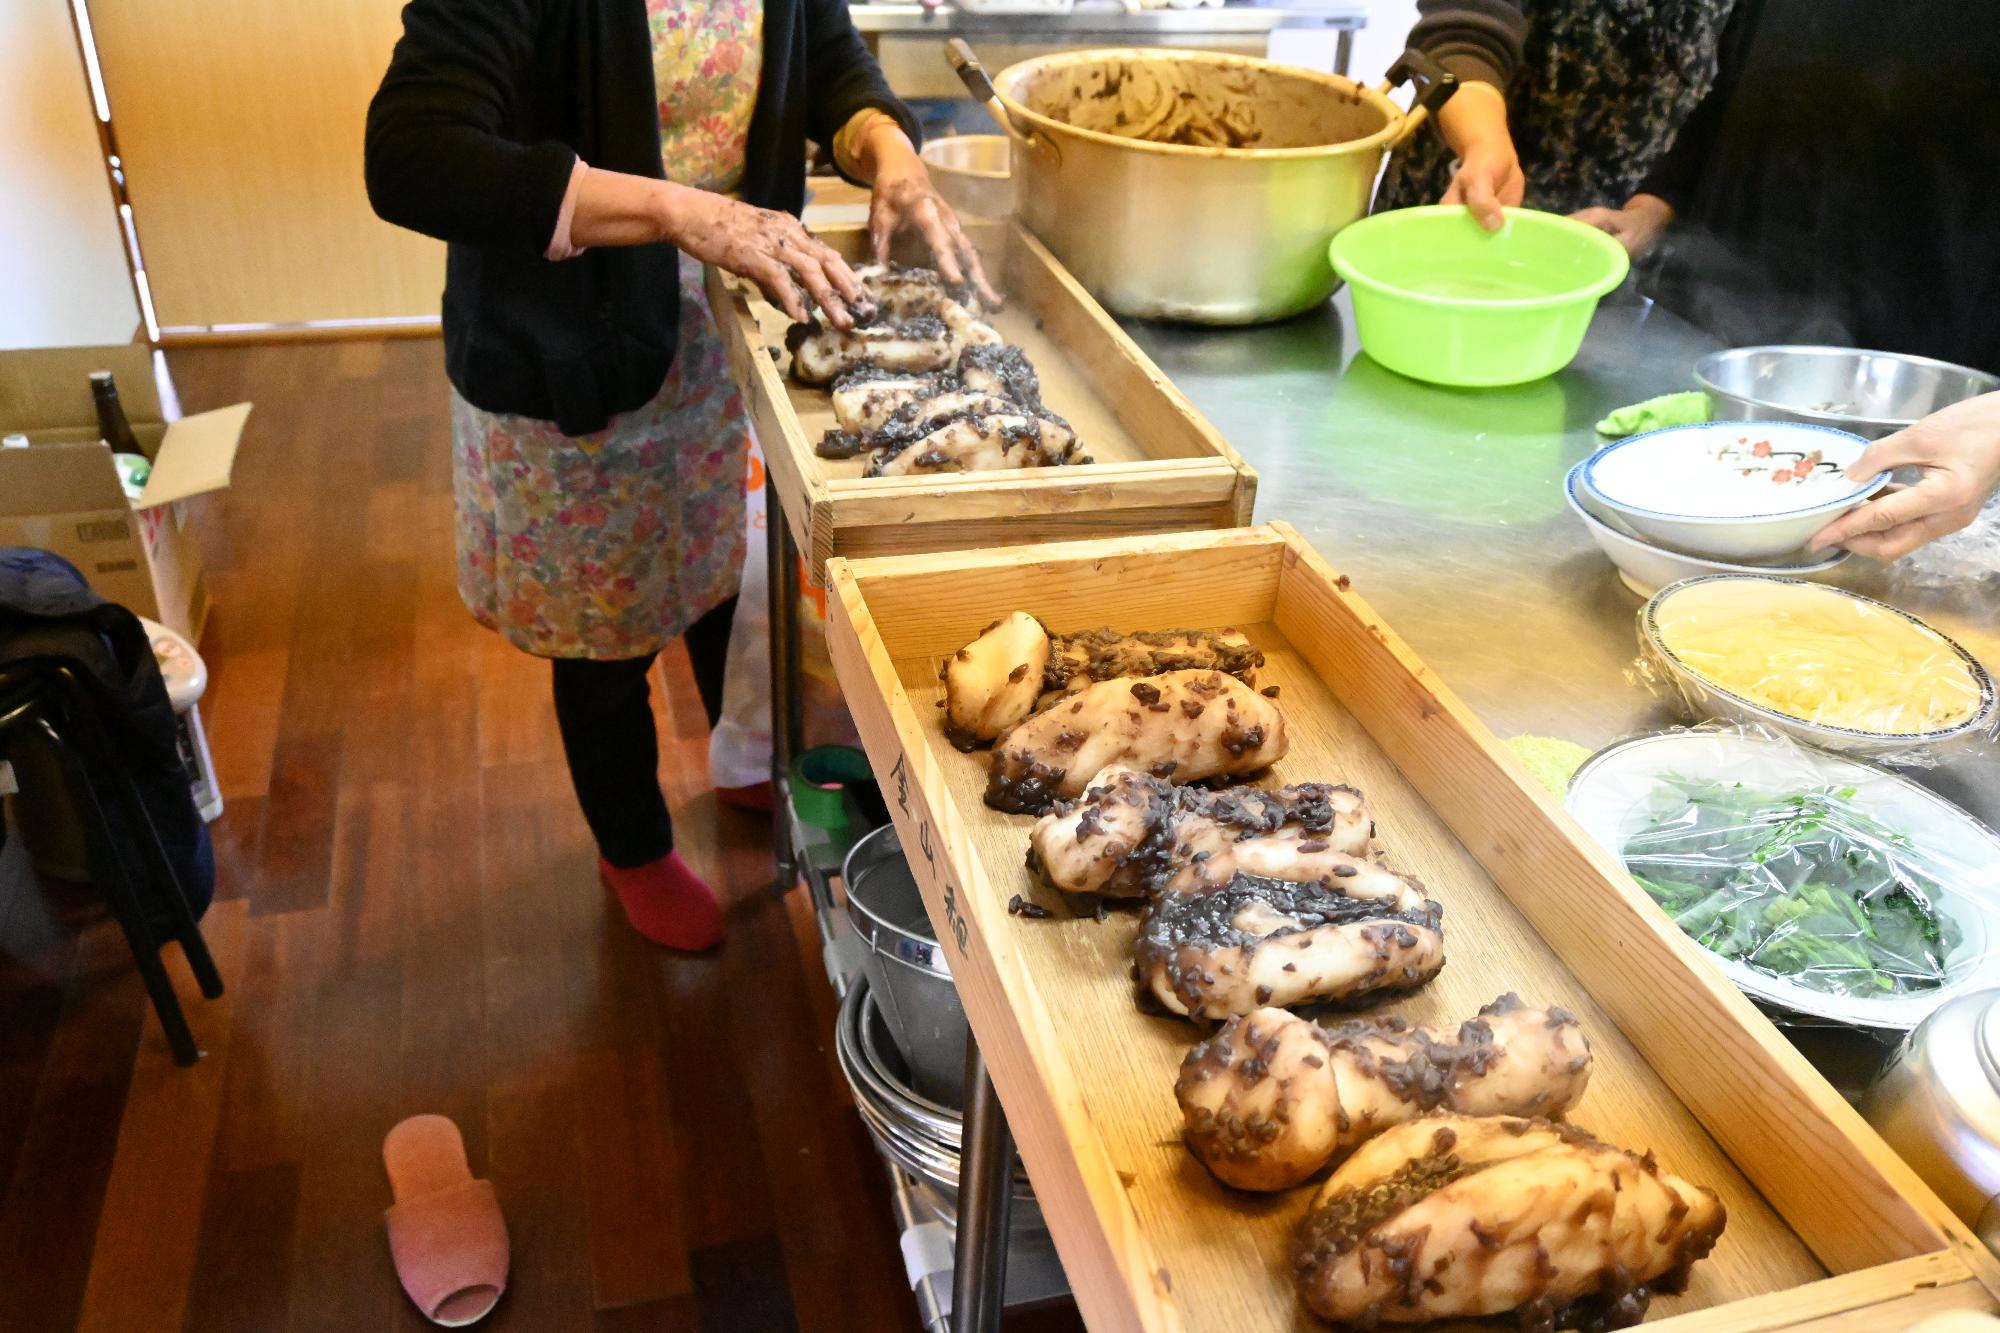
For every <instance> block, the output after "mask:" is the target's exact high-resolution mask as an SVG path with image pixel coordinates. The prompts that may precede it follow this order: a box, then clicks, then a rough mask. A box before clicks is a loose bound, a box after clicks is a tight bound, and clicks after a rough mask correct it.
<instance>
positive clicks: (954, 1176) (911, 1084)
mask: <svg viewBox="0 0 2000 1333" xmlns="http://www.w3.org/2000/svg"><path fill="white" fill-rule="evenodd" d="M841 883H842V886H843V888H844V889H845V892H846V898H847V920H848V923H849V924H850V925H851V926H852V927H853V928H854V932H855V934H856V935H858V936H860V938H861V939H862V941H863V942H864V943H865V944H866V945H867V946H868V950H867V952H866V954H864V955H863V962H862V975H861V976H860V977H857V978H855V981H854V984H853V985H852V986H851V987H850V988H849V990H848V992H847V999H846V1000H845V1001H844V1002H843V1003H842V1005H841V1009H840V1026H839V1028H838V1029H837V1031H836V1032H835V1034H834V1053H835V1056H836V1058H837V1059H838V1060H839V1062H840V1070H841V1073H842V1074H843V1075H845V1076H846V1078H847V1082H848V1086H849V1087H850V1088H852V1089H853V1092H854V1106H855V1109H856V1110H857V1111H859V1112H860V1113H861V1119H862V1122H863V1123H864V1124H866V1125H867V1126H868V1132H869V1134H871V1135H872V1136H873V1137H874V1139H875V1142H876V1144H877V1146H879V1147H880V1148H881V1150H882V1153H883V1155H884V1156H886V1157H887V1158H888V1159H889V1160H890V1161H892V1162H894V1163H896V1164H897V1165H898V1166H900V1167H902V1168H903V1169H904V1170H905V1171H907V1172H909V1173H910V1174H911V1175H913V1176H915V1177H916V1178H917V1179H918V1180H921V1181H923V1182H925V1183H926V1184H928V1185H930V1186H931V1187H933V1189H934V1190H935V1191H936V1192H937V1194H938V1195H939V1196H940V1198H941V1199H942V1200H943V1202H944V1206H943V1207H942V1208H940V1209H939V1211H940V1212H941V1213H943V1214H945V1216H946V1217H947V1218H949V1217H950V1215H951V1213H952V1211H953V1210H954V1209H955V1206H956V1200H957V1197H958V1163H959V1145H960V1134H961V1129H962V1118H961V1116H960V1114H959V1108H960V1106H961V1104H962V1102H963V1099H964V1087H965V1038H966V1026H965V1010H964V1008H963V1007H962V1006H961V1005H960V1004H959V1001H958V990H957V988H956V987H955V986H954V985H953V984H952V980H951V969H950V967H948V966H947V965H946V963H945V957H944V951H943V950H942V949H940V948H939V947H938V942H937V937H936V935H935V934H934V933H933V932H932V930H931V925H930V917H929V915H928V913H926V911H925V910H924V900H923V895H922V894H921V893H920V892H919V891H918V889H917V881H916V877H915V876H914V875H913V874H912V873H911V870H910V865H909V862H908V861H907V860H905V859H904V857H903V849H902V846H901V844H900V843H899V842H898V841H897V839H896V830H895V828H894V827H893V826H884V827H882V828H879V829H876V830H875V831H874V832H873V833H870V834H868V835H867V836H866V837H864V838H862V839H861V840H860V841H859V842H857V843H856V844H855V845H854V849H853V850H852V851H850V852H849V853H848V855H847V860H846V862H845V864H843V866H842V867H841ZM1014 1199H1015V1205H1014V1212H1013V1227H1012V1229H1013V1231H1014V1233H1015V1234H1016V1235H1020V1234H1022V1233H1023V1232H1029V1231H1036V1230H1040V1229H1041V1227H1042V1218H1041V1213H1040V1211H1039V1210H1038V1209H1037V1208H1036V1207H1035V1204H1034V1194H1033V1192H1032V1191H1031V1190H1030V1189H1029V1187H1028V1177H1027V1175H1026V1173H1025V1172H1024V1171H1023V1169H1022V1168H1021V1165H1020V1162H1019V1161H1018V1159H1017V1160H1016V1162H1015V1164H1014Z"/></svg>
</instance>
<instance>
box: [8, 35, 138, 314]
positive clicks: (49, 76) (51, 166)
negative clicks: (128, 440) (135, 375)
mask: <svg viewBox="0 0 2000 1333" xmlns="http://www.w3.org/2000/svg"><path fill="white" fill-rule="evenodd" d="M138 327H139V304H138V302H137V300H136V299H134V297H133V295H132V279H131V276H130V274H129V272H128V271H127V269H126V267H125V251H124V247H123V245H122V244H121V242H120V240H119V235H118V215H117V213H116V211H115V210H114V208H113V205H112V202H111V189H110V186H109V185H107V184H106V183H105V179H104V159H103V157H102V156H101V154H100V151H99V148H98V143H97V126H96V120H95V116H94V114H93V112H92V111H91V106H90V87H89V84H88V82H87V81H86V80H85V78H84V73H83V61H82V60H81V59H80V58H79V57H78V55H77V49H76V34H75V31H74V29H72V28H71V27H70V18H69V4H68V0H0V348H8V347H68V346H84V345H90V344H100V343H122V342H130V341H131V340H132V335H133V333H134V332H135V331H136V330H137V329H138Z"/></svg>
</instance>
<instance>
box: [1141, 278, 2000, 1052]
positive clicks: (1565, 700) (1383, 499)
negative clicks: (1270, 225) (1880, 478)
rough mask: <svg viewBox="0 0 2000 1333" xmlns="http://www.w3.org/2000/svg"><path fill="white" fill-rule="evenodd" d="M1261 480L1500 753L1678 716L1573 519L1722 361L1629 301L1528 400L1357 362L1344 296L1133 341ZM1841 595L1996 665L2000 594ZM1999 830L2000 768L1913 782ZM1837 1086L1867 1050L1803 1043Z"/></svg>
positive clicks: (1267, 496)
mask: <svg viewBox="0 0 2000 1333" xmlns="http://www.w3.org/2000/svg"><path fill="white" fill-rule="evenodd" d="M1127 327H1128V330H1129V331H1130V332H1131V334H1132V336H1133V337H1134V338H1135V339H1137V340H1138V342H1139V344H1140V345H1141V346H1142V347H1144V348H1145V349H1146V351H1147V352H1148V353H1149V354H1150V355H1151V356H1152V357H1153V358H1154V360H1156V361H1157V362H1158V363H1159V364H1160V367H1161V369H1163V370H1164V371H1166V373H1167V375H1168V376H1169V377H1171V378H1172V379H1173V381H1174V383H1176V384H1177V385H1179V386H1180V388H1181V389H1182V390H1183V391H1184V392H1186V393H1187V395H1188V397H1189V398H1191V399H1193V400H1194V403H1195V405H1196V406H1197V407H1199V408H1200V409H1201V410H1202V411H1203V412H1205V413H1207V414H1208V416H1209V418H1210V420H1212V421H1213V422H1214V423H1215V424H1216V426H1217V427H1218V428H1219V429H1221V431H1222V432H1223V433H1224V434H1225V435H1227V436H1228V437H1229V439H1230V441H1231V443H1233V444H1234V445H1235V446H1236V447H1237V449H1238V450H1240V451H1241V452H1242V454H1243V456H1244V457H1245V458H1247V459H1248V460H1249V461H1250V463H1251V465H1252V466H1254V467H1255V468H1256V469H1257V471H1258V472H1259V474H1261V478H1262V481H1261V485H1260V488H1259V491H1258V495H1257V517H1258V518H1259V519H1260V520H1268V519H1284V520H1285V521H1287V522H1289V523H1291V524H1292V525H1293V526H1295V527H1297V528H1298V529H1299V531H1300V532H1301V533H1303V534H1304V535H1305V536H1306V538H1307V539H1308V540H1310V541H1311V542H1312V543H1313V545H1314V546H1315V547H1317V548H1318V549H1319V550H1320V552H1321V553H1322V554H1324V555H1325V556H1326V557H1327V559H1328V560H1330V561H1331V562H1332V563H1333V564H1334V566H1335V567H1336V568H1338V569H1340V570H1342V571H1344V572H1345V573H1347V574H1349V575H1351V576H1352V577H1353V579H1354V582H1355V586H1356V587H1357V588H1358V589H1359V590H1360V591H1361V592H1362V594H1363V595H1364V596H1366V597H1367V598H1368V599H1369V600H1370V601H1371V602H1373V603H1374V605H1375V606H1376V608H1377V609H1378V610H1380V611H1381V612H1382V614H1383V616H1384V617H1385V618H1386V619H1387V620H1388V622H1389V623H1390V624H1391V625H1394V626H1395V627H1396V629H1397V630H1398V631H1399V632H1400V633H1401V634H1402V635H1403V636H1404V637H1405V638H1406V639H1408V640H1409V641H1410V643H1411V645H1412V646H1413V647H1414V648H1415V649H1416V650H1417V652H1418V653H1420V654H1421V655H1422V656H1423V658H1424V659H1425V661H1426V662H1428V663H1429V664H1430V666H1431V667H1432V668H1433V669H1434V670H1436V671H1437V673H1438V675H1439V676H1440V677H1441V678H1442V679H1443V680H1444V681H1445V682H1446V683H1447V684H1449V685H1450V686H1451V687H1452V688H1453V689H1454V690H1456V691H1457V692H1458V694H1459V695H1460V696H1461V697H1462V698H1463V699H1465V701H1466V702H1467V703H1468V704H1469V705H1470V706H1471V707H1472V709H1473V710H1474V711H1475V712H1476V713H1478V714H1479V716H1480V717H1481V718H1482V719H1483V720H1484V721H1485V722H1486V723H1487V725H1488V726H1490V727H1492V729H1493V730H1494V732H1495V733H1496V734H1498V735H1500V736H1502V737H1507V736H1514V735H1518V734H1521V733H1523V732H1530V733H1534V734H1538V735H1546V736H1560V737H1564V738H1566V739H1569V740H1572V741H1575V742H1577V743H1578V744H1581V745H1583V746H1585V747H1586V748H1589V749H1596V748H1598V747H1599V746H1602V745H1605V744H1607V743H1609V742H1611V741H1613V740H1616V739H1618V738H1620V737H1622V736H1626V735H1630V734H1633V733H1635V732H1639V731H1645V730H1655V729H1658V728H1660V727H1664V726H1669V725H1672V724H1674V723H1675V722H1677V721H1681V720H1682V719H1681V718H1680V717H1679V716H1678V714H1677V712H1676V710H1675V709H1674V708H1673V707H1671V706H1670V705H1669V704H1668V702H1667V701H1666V700H1665V699H1663V698H1660V697H1656V696H1655V695H1653V694H1651V693H1649V692H1648V691H1647V689H1646V688H1645V687H1644V686H1643V685H1640V684H1638V683H1635V681H1634V680H1633V679H1631V678H1630V675H1629V673H1630V671H1631V668H1632V666H1633V662H1634V659H1635V658H1636V657H1637V653H1638V642H1637V638H1636V635H1635V629H1634V620H1635V613H1636V612H1637V610H1638V608H1639V606H1640V599H1639V598H1638V597H1637V596H1635V595H1634V594H1633V593H1631V592H1630V591H1628V590H1627V589H1626V588H1625V586H1624V585H1623V584H1622V583H1620V582H1619V581H1618V578H1617V575H1616V573H1615V572H1614V571H1613V569H1612V567H1611V565H1610V563H1609V562H1608V561H1607V560H1606V559H1605V558H1604V557H1603V556H1602V555H1600V554H1599V553H1598V550H1597V548H1596V546H1595V545H1593V544H1592V542H1591V540H1590V537H1589V535H1588V534H1587V533H1586V532H1585V531H1584V529H1583V527H1582V525H1581V524H1580V523H1578V522H1577V520H1576V519H1575V517H1574V516H1573V515H1572V514H1571V513H1570V512H1569V510H1568V508H1567V507H1566V505H1565V503H1564V498H1563V493H1562V481H1563V476H1564V474H1565V473H1566V472H1567V471H1568V469H1569V467H1570V465H1571V464H1573V463H1575V462H1576V461H1577V460H1579V459H1581V458H1583V457H1585V456H1586V455H1587V454H1589V453H1590V451H1591V450H1592V449H1593V448H1594V447H1595V446H1596V444H1597V437H1596V435H1595V433H1594V431H1593V429H1592V427H1593V425H1594V423H1595V422H1596V421H1597V420H1598V419H1599V418H1600V417H1602V416H1603V415H1604V413H1605V411H1606V410H1607V409H1609V408H1612V407H1616V406H1618V405H1620V404H1623V403H1629V402H1634V401H1636V400H1638V399H1641V398H1647V397H1650V396H1652V395H1653V394H1656V393H1663V392H1666V391H1668V390H1672V389H1683V388H1688V387H1691V383H1690V380H1689V373H1690V370H1691V368H1692V366H1693V363H1694V360H1695V358H1696V357H1697V356H1698V355H1700V354H1701V353H1703V352H1706V351H1710V350H1713V348H1714V346H1715V344H1714V343H1713V342H1712V341H1711V340H1709V339H1707V338H1706V337H1705V336H1704V335H1702V334H1701V333H1699V332H1697V331H1696V330H1694V329H1693V328H1691V327H1690V326H1688V325H1687V324H1685V323H1683V322H1682V321H1680V320H1678V319H1676V318H1675V317H1673V316H1672V315H1669V314H1668V313H1667V312H1666V311H1664V310H1661V309H1659V308H1658V307H1655V306H1652V305H1650V304H1649V303H1644V302H1643V301H1642V300H1641V299H1640V298H1637V297H1633V296H1630V295H1629V294H1627V293H1625V292H1620V293H1617V294H1614V296H1613V297H1612V298H1609V299H1607V300H1606V302H1605V303H1604V305H1603V306H1601V307H1600V308H1599V310H1598V314H1597V319H1596V322H1595V323H1594V324H1593V325H1592V327H1591V331H1590V336H1589V338H1588V339H1587V340H1586V342H1585V344H1584V348H1583V352H1582V354H1581V355H1580V356H1579V357H1578V359H1577V360H1576V362H1575V363H1574V364H1573V365H1572V366H1570V368H1569V369H1568V370H1565V371H1563V372H1562V373H1561V374H1559V375H1557V376H1555V377H1553V378H1552V379H1549V380H1545V381H1543V382H1541V383H1539V384H1530V385H1525V386H1522V387H1519V388H1514V389H1499V390H1483V391H1471V390H1454V389H1443V388H1437V387H1434V386H1431V385H1426V384H1420V383H1417V382H1416V381H1414V380H1408V379H1404V378H1403V377H1401V376H1399V375H1396V374H1394V373H1392V372H1390V371H1387V370H1384V369H1382V368H1381V367H1380V366H1378V365H1376V364H1375V363H1374V362H1373V361H1371V360H1369V359H1368V358H1367V357H1365V356H1359V355H1357V352H1358V350H1359V348H1358V344H1357V342H1356V340H1355V337H1354V334H1353V325H1352V317H1351V313H1350V311H1349V308H1348V306H1347V302H1346V297H1345V295H1344V294H1343V295H1341V296H1339V297H1337V298H1336V299H1335V300H1334V301H1333V302H1332V303H1331V304H1329V305H1328V306H1327V307H1326V308H1324V309H1323V310H1321V311H1319V312H1317V313H1314V314H1310V315H1306V316H1302V317H1300V318H1298V319H1295V320H1292V321H1289V322H1287V323H1283V324H1276V325H1270V326H1267V327H1263V328H1257V329H1235V330H1213V329H1192V328H1187V327H1168V326H1159V325H1146V324H1130V325H1128V326H1127ZM1841 574H1842V576H1841V578H1840V579H1839V580H1838V581H1839V582H1841V583H1843V584H1845V585H1847V586H1849V587H1852V588H1855V589H1857V590H1859V591H1862V592H1866V593H1868V594H1870V595H1871V596H1877V597H1881V598H1883V599H1884V600H1886V601H1889V602H1892V603H1894V604H1895V605H1898V606H1901V607H1903V608H1905V609H1906V610H1908V611H1910V612H1912V613H1914V614H1916V615H1919V616H1922V617H1923V618H1924V619H1926V620H1928V621H1930V622H1931V623H1932V624H1934V625H1936V626H1937V627H1938V628H1939V629H1941V630H1943V631H1944V632H1945V633H1947V634H1950V635H1952V636H1953V637H1954V638H1956V639H1958V640H1959V642H1961V643H1963V644H1965V645H1966V647H1967V648H1969V649H1971V650H1972V651H1973V652H1974V653H1976V654H1978V655H1979V656H1980V657H1981V658H1982V659H1984V660H1985V661H1986V662H1987V663H1988V664H1989V665H1990V666H1994V667H2000V592H1996V591H1995V590H1994V589H1993V588H1992V585H1990V584H1988V585H1987V586H1986V587H1985V588H1984V589H1980V588H1978V587H1959V588H1955V589H1952V588H1932V587H1924V586H1921V585H1915V584H1913V583H1912V581H1911V580H1909V579H1908V578H1907V577H1904V576H1902V575H1901V574H1899V573H1897V572H1896V571H1895V570H1894V567H1885V566H1883V565H1879V564H1876V563H1874V562H1872V561H1867V560H1863V559H1861V558H1859V557H1856V558H1855V559H1853V560H1851V561H1849V563H1848V564H1847V565H1846V566H1843V568H1842V571H1841ZM1918 776H1919V778H1920V779H1921V780H1923V781H1926V782H1928V783H1929V784H1930V785H1932V786H1933V787H1935V788H1937V789H1938V790H1939V791H1941V792H1943V793H1944V794H1945V795H1947V796H1948V797H1950V798H1951V799H1952V800H1955V801H1957V802H1959V803H1960V804H1961V805H1964V806H1965V807H1967V808H1968V809H1970V810H1972V811H1974V812H1975V813H1977V814H1978V815H1980V816H1981V817H1982V818H1984V819H1985V820H1986V821H1987V822H1988V823H1992V824H1995V825H2000V763H1996V762H1995V761H1994V760H1991V759H1979V760H1960V761H1958V762H1956V763H1953V764H1951V765H1948V766H1946V767H1944V768H1942V769H1939V770H1937V771H1935V772H1933V773H1929V774H1919V775H1918ZM1801 1044H1802V1045H1804V1046H1806V1047H1807V1050H1808V1053H1809V1054H1811V1055H1813V1057H1814V1059H1815V1060H1816V1061H1819V1062H1821V1063H1822V1067H1825V1068H1827V1069H1828V1073H1829V1075H1830V1076H1832V1077H1834V1080H1835V1082H1836V1083H1840V1084H1843V1085H1845V1086H1852V1084H1853V1082H1854V1081H1855V1080H1854V1077H1853V1076H1852V1075H1851V1074H1850V1070H1849V1067H1850V1066H1854V1065H1855V1064H1856V1063H1857V1061H1859V1062H1860V1063H1862V1064H1865V1063H1866V1056H1867V1053H1866V1052H1859V1051H1855V1050H1853V1049H1849V1048H1848V1047H1847V1046H1846V1044H1845V1043H1842V1042H1838V1041H1836V1042H1833V1043H1830V1044H1828V1043H1824V1042H1820V1043H1815V1042H1814V1041H1813V1040H1812V1039H1811V1038H1806V1039H1802V1040H1801Z"/></svg>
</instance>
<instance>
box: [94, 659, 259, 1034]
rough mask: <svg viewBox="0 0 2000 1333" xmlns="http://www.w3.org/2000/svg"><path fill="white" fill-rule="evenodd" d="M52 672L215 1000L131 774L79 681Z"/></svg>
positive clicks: (194, 927) (206, 963) (218, 983)
mask: <svg viewBox="0 0 2000 1333" xmlns="http://www.w3.org/2000/svg"><path fill="white" fill-rule="evenodd" d="M57 674H58V675H60V676H61V677H62V678H63V681H64V684H65V685H66V687H67V694H68V701H69V705H70V711H71V712H72V714H73V715H74V717H75V721H76V730H77V731H78V732H79V733H80V735H79V739H80V740H81V741H82V743H83V748H84V751H85V756H86V760H87V762H89V763H90V764H91V765H92V766H93V767H94V768H95V770H96V771H97V772H99V773H102V774H104V775H105V781H106V784H107V785H108V786H110V788H111V792H112V795H113V796H114V797H115V798H116V799H117V801H118V804H119V806H120V808H121V810H122V811H123V813H124V815H125V819H126V823H127V826H128V827H129V828H130V829H131V830H132V835H133V838H134V840H135V841H136V842H137V843H138V844H139V851H140V855H141V857H142V858H143V860H144V861H145V863H146V864H145V869H146V871H147V872H148V875H149V876H150V882H151V883H154V884H157V885H158V886H159V890H158V895H159V899H160V903H161V905H162V906H163V907H165V909H166V913H167V920H168V924H169V925H170V926H171V927H172V930H173V937H174V939H176V940H178V941H179V942H180V946H181V952H182V953H183V954H184V955H186V957H187V960H188V968H189V970H190V971H192V972H193V973H194V979H195V983H196V984H197V985H199V986H200V987H201V993H202V994H203V995H205V996H207V997H208V998H209V999H211V1000H213V999H216V998H218V997H219V996H221V994H222V989H223V988H222V973H221V972H220V971H219V970H218V969H217V968H216V966H215V957H214V955H213V954H211V953H210V952H209V950H208V941H207V940H206V939H204V938H203V937H202V933H201V923H200V922H198V921H196V920H195V915H194V909H193V908H192V907H191V906H189V904H188V897H187V891H186V890H185V889H183V888H182V887H181V882H180V876H178V875H176V874H175V873H174V867H173V862H172V860H170V859H169V858H168V856H167V848H166V844H165V843H163V842H161V841H160V831H159V828H158V827H157V826H156V825H155V824H154V823H153V817H152V815H150V814H149V813H147V810H146V803H145V802H144V801H142V800H140V799H139V789H138V788H137V787H136V786H134V785H133V782H132V777H131V775H130V774H129V773H127V772H126V771H125V769H124V767H123V766H122V765H121V764H119V762H118V760H117V757H116V755H114V754H113V753H112V751H111V743H110V739H109V737H107V736H106V735H105V732H104V728H103V725H102V723H101V721H100V720H99V719H98V717H97V715H96V714H95V713H94V712H93V711H92V709H91V704H90V700H89V696H88V694H87V693H86V691H85V689H84V687H83V683H82V682H81V681H80V680H78V679H77V677H76V675H75V673H74V672H72V671H71V670H70V669H69V668H68V667H59V668H57ZM141 896H142V897H143V895H141Z"/></svg>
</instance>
